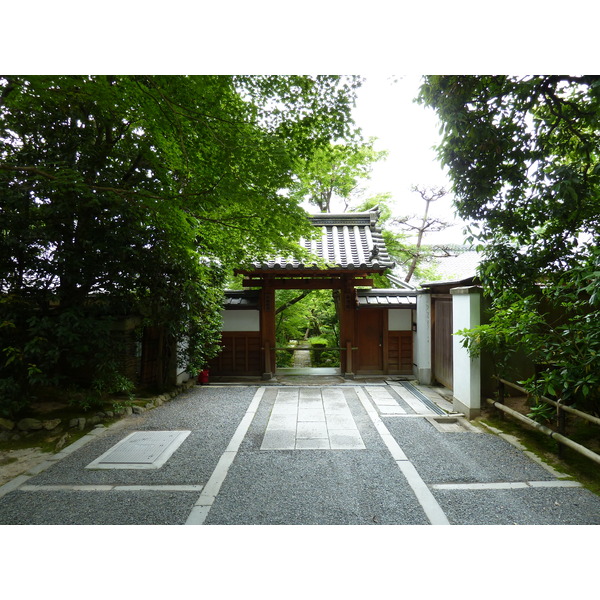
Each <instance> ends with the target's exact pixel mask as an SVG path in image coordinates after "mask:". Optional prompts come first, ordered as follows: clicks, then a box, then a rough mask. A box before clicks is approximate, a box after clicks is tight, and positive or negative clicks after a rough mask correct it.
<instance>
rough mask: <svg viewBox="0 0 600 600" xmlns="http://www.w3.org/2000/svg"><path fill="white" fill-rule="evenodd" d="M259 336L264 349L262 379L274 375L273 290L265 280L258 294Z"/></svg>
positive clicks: (269, 282) (271, 285)
mask: <svg viewBox="0 0 600 600" xmlns="http://www.w3.org/2000/svg"><path fill="white" fill-rule="evenodd" d="M260 335H261V339H262V347H263V348H264V358H263V361H264V365H263V376H262V378H263V379H267V380H268V379H271V378H272V377H273V375H274V373H275V346H276V344H275V288H274V287H273V284H272V282H271V281H269V280H265V282H264V284H263V287H262V290H261V292H260Z"/></svg>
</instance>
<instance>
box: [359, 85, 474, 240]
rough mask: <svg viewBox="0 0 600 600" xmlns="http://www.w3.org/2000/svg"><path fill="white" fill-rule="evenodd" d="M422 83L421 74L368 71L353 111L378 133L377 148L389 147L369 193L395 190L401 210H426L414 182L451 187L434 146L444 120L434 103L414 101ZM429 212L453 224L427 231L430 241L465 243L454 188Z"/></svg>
mask: <svg viewBox="0 0 600 600" xmlns="http://www.w3.org/2000/svg"><path fill="white" fill-rule="evenodd" d="M420 84H421V77H420V76H418V75H406V76H391V75H369V76H366V81H365V83H364V84H363V86H362V87H361V89H359V91H358V100H357V105H356V109H355V112H354V118H355V121H356V123H357V125H358V126H359V127H361V129H362V130H363V135H364V136H365V138H369V137H375V138H377V143H376V144H375V149H376V150H387V151H388V152H389V154H388V157H387V158H386V159H385V160H382V161H380V162H378V163H376V164H375V165H374V166H373V172H372V175H371V179H370V181H369V183H368V185H366V186H365V187H366V194H365V196H366V197H369V196H372V195H375V194H379V193H386V192H389V193H391V194H392V199H393V205H394V207H395V211H394V212H395V215H396V216H404V215H411V214H417V215H419V216H421V215H422V213H423V211H424V209H425V203H424V201H423V200H422V199H421V197H420V195H419V194H417V193H416V192H412V191H411V188H412V186H413V185H418V186H420V187H433V186H435V187H444V188H446V190H448V191H449V190H450V187H451V186H450V180H449V178H448V177H447V174H446V173H445V172H444V170H443V169H442V167H441V165H440V163H439V161H438V160H437V156H436V151H435V149H434V146H436V145H437V144H439V143H440V141H441V137H440V134H439V129H440V125H439V121H438V119H437V117H436V115H435V113H434V112H433V110H432V109H430V108H426V107H424V106H422V105H419V104H416V103H415V102H413V100H414V98H415V97H416V96H417V94H418V91H419V86H420ZM430 216H432V217H439V218H442V219H444V220H445V221H447V222H449V223H452V224H453V226H452V227H450V228H448V229H446V230H444V231H443V232H439V233H432V234H430V235H429V236H428V237H429V239H428V237H427V236H426V238H425V241H426V242H427V241H431V242H433V243H442V242H450V243H458V244H462V243H463V241H464V237H465V236H464V235H463V233H462V229H463V225H462V221H460V220H459V219H458V218H456V217H455V215H454V209H453V207H452V196H451V194H450V193H448V195H447V196H446V197H445V198H443V199H440V200H438V201H436V202H434V203H432V204H431V206H430Z"/></svg>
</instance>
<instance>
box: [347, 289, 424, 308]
mask: <svg viewBox="0 0 600 600" xmlns="http://www.w3.org/2000/svg"><path fill="white" fill-rule="evenodd" d="M357 300H358V306H359V307H364V308H367V307H370V306H372V307H377V306H385V307H387V308H416V306H417V294H416V292H411V291H409V290H396V289H379V290H377V289H373V290H357Z"/></svg>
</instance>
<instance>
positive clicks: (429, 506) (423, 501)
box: [354, 387, 450, 525]
mask: <svg viewBox="0 0 600 600" xmlns="http://www.w3.org/2000/svg"><path fill="white" fill-rule="evenodd" d="M354 391H355V392H356V395H357V396H358V398H359V400H360V401H361V403H362V405H363V407H364V409H365V410H366V411H367V414H368V415H369V418H370V419H371V421H372V422H373V425H374V426H375V429H377V433H379V435H380V436H381V439H382V440H383V442H384V444H385V445H386V446H387V449H388V450H389V451H390V454H391V455H392V457H393V458H394V460H395V461H396V464H397V465H398V468H399V469H400V471H401V472H402V474H403V475H404V477H405V478H406V480H407V481H408V484H409V485H410V487H411V488H412V490H413V492H414V494H415V496H416V497H417V500H418V501H419V504H420V505H421V507H422V508H423V511H424V512H425V514H426V516H427V518H428V519H429V522H430V523H431V524H432V525H449V524H450V522H449V521H448V517H447V516H446V514H445V513H444V511H443V510H442V507H441V506H440V505H439V504H438V502H437V500H436V499H435V497H434V495H433V494H432V493H431V490H430V489H429V487H428V486H427V484H426V483H425V482H424V481H423V479H422V478H421V476H420V475H419V473H418V472H417V470H416V469H415V466H414V465H413V464H412V463H411V462H410V461H409V460H408V457H407V456H406V455H405V454H404V452H403V451H402V448H400V445H399V444H398V442H396V440H395V439H394V436H392V434H391V433H390V432H389V430H388V428H387V427H386V426H385V424H384V423H383V421H382V420H381V419H380V418H379V415H378V414H377V410H376V409H375V408H373V405H372V404H371V403H370V402H369V399H368V398H367V395H366V394H365V392H364V390H363V389H362V388H360V387H355V388H354Z"/></svg>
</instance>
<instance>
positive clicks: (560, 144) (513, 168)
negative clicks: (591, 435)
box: [420, 76, 600, 412]
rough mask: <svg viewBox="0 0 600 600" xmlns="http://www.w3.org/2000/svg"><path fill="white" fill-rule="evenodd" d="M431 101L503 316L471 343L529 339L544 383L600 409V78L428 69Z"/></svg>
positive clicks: (527, 348) (495, 312) (461, 205)
mask: <svg viewBox="0 0 600 600" xmlns="http://www.w3.org/2000/svg"><path fill="white" fill-rule="evenodd" d="M420 101H421V102H423V103H424V104H426V105H428V106H430V107H433V108H434V109H435V110H436V112H437V113H438V115H439V117H440V119H441V121H442V132H443V142H442V144H441V146H440V148H439V156H440V159H441V161H442V163H443V164H444V165H446V166H447V167H448V168H449V171H450V174H451V177H452V180H453V184H454V193H455V195H456V207H457V209H458V213H459V215H460V216H461V217H463V218H465V219H470V220H472V221H473V226H472V237H473V238H477V239H478V240H479V241H481V242H482V247H481V249H482V250H483V252H484V255H485V260H484V262H483V264H482V266H481V269H480V277H481V280H482V283H483V286H484V290H485V291H486V292H487V294H488V295H489V296H490V298H491V300H492V318H491V321H490V323H489V325H485V326H482V327H480V328H478V329H477V330H475V331H473V332H471V334H470V338H469V340H468V341H467V343H468V344H470V345H471V347H475V346H479V348H480V349H481V348H490V347H493V348H495V349H496V350H497V351H502V349H504V354H505V358H506V357H508V355H509V354H510V353H511V352H514V351H516V349H520V350H521V351H523V352H524V353H526V354H527V355H529V356H530V357H531V359H532V361H533V362H534V363H536V364H537V365H538V368H539V369H541V373H540V377H539V379H538V380H537V383H536V381H535V378H533V377H532V378H531V379H530V380H529V381H528V383H527V385H528V386H530V388H531V389H532V390H533V391H535V389H537V387H539V386H541V392H542V393H544V394H546V395H556V396H560V397H561V398H563V400H565V401H567V402H570V403H576V404H577V405H578V406H581V407H584V408H587V409H588V410H591V411H594V412H598V411H600V361H599V354H598V352H599V351H600V347H599V343H600V329H599V326H598V323H599V317H600V311H599V304H598V298H599V296H598V281H599V279H598V276H599V275H600V262H599V259H600V255H599V252H598V249H597V248H598V241H599V240H598V231H599V220H600V211H599V210H598V197H599V192H600V141H599V138H598V129H599V125H600V77H598V76H581V77H576V76H531V77H509V76H498V77H488V76H485V77H471V76H452V77H437V76H436V77H427V78H426V79H425V82H424V84H423V86H422V88H421V94H420ZM504 362H505V364H507V361H506V360H505V361H504Z"/></svg>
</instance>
